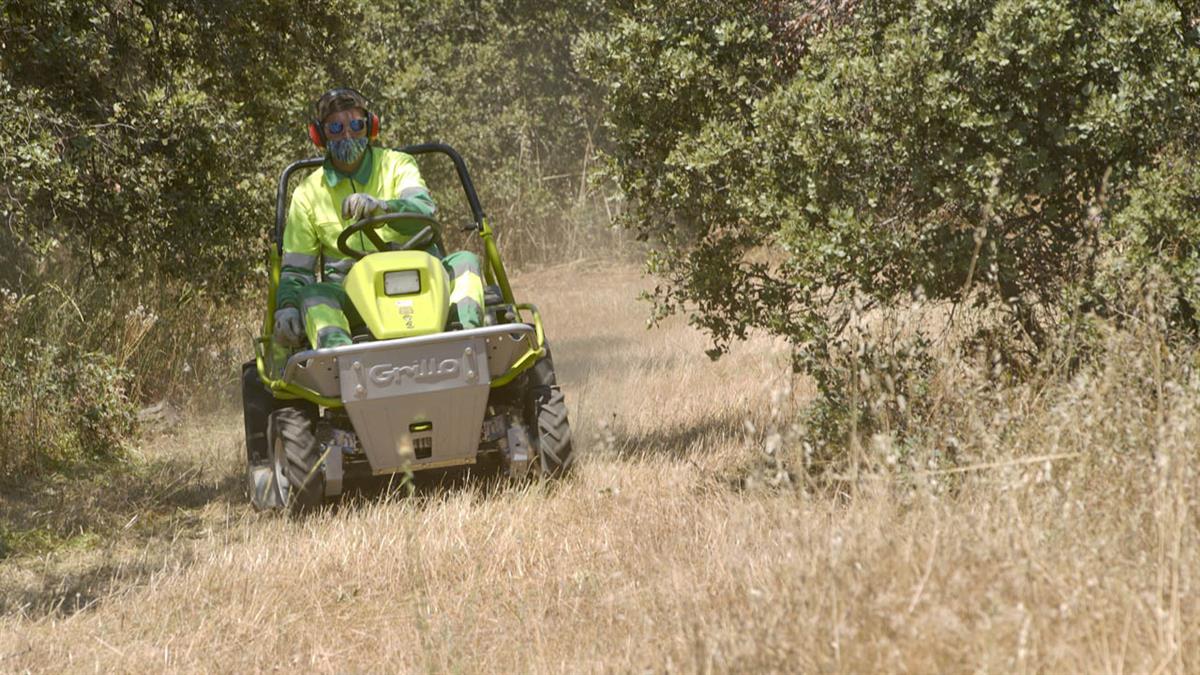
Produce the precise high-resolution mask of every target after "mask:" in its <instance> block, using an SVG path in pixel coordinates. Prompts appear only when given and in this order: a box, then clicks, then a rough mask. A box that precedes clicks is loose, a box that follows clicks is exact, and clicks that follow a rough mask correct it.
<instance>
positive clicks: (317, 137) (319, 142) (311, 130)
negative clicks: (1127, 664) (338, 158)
mask: <svg viewBox="0 0 1200 675" xmlns="http://www.w3.org/2000/svg"><path fill="white" fill-rule="evenodd" d="M308 137H309V139H311V140H312V142H313V145H315V146H317V147H318V148H320V149H322V150H324V149H325V134H322V133H321V127H319V126H317V123H316V122H309V123H308Z"/></svg>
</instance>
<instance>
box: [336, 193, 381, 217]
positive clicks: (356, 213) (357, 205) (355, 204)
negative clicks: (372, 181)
mask: <svg viewBox="0 0 1200 675" xmlns="http://www.w3.org/2000/svg"><path fill="white" fill-rule="evenodd" d="M376 211H387V202H385V201H383V200H382V199H376V198H374V197H372V196H371V195H368V194H363V193H361V192H355V193H354V194H352V195H350V196H349V197H346V199H345V200H343V201H342V217H343V218H349V219H351V220H361V219H362V218H364V217H366V216H368V215H370V214H372V213H374V212H376Z"/></svg>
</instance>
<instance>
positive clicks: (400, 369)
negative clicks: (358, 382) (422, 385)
mask: <svg viewBox="0 0 1200 675" xmlns="http://www.w3.org/2000/svg"><path fill="white" fill-rule="evenodd" d="M461 371H462V362H461V361H459V360H458V359H441V360H440V361H439V360H438V359H436V358H431V359H418V360H416V361H413V362H412V364H411V365H407V366H396V365H392V364H390V363H381V364H379V365H378V366H375V367H373V368H371V369H370V370H368V371H367V376H368V377H370V378H371V382H373V383H375V384H376V385H377V386H380V387H386V386H389V385H393V384H401V383H402V382H404V378H409V379H411V380H414V381H417V380H444V379H446V378H448V377H454V376H455V375H458V374H459V372H461Z"/></svg>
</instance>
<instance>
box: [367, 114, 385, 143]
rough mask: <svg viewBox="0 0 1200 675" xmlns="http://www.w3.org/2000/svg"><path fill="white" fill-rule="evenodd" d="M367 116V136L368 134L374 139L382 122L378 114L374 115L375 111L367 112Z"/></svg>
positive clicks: (377, 135)
mask: <svg viewBox="0 0 1200 675" xmlns="http://www.w3.org/2000/svg"><path fill="white" fill-rule="evenodd" d="M367 116H368V117H369V118H370V119H369V120H368V126H369V130H368V131H367V136H369V137H370V138H371V140H375V139H376V138H378V137H379V127H380V125H381V124H382V122H381V121H380V119H379V115H376V114H375V113H367Z"/></svg>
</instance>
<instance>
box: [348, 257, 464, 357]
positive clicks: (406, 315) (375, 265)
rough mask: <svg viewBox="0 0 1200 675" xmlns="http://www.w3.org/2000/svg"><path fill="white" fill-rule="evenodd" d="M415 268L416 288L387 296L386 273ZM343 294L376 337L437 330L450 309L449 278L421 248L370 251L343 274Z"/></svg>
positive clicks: (436, 261) (404, 335)
mask: <svg viewBox="0 0 1200 675" xmlns="http://www.w3.org/2000/svg"><path fill="white" fill-rule="evenodd" d="M406 270H415V271H416V272H417V273H418V274H419V275H420V289H419V290H417V291H416V292H413V293H403V294H393V295H388V293H387V290H386V287H385V282H384V278H385V276H386V275H387V274H388V273H389V272H403V271H406ZM345 289H346V295H349V296H350V301H351V302H353V303H354V307H355V309H357V310H358V313H359V315H360V316H361V317H362V319H363V322H364V323H366V324H367V328H368V329H369V330H370V331H371V335H374V336H375V339H377V340H388V339H392V338H402V337H415V336H417V335H429V334H430V333H440V332H442V331H443V330H445V328H446V317H447V316H448V315H449V312H450V279H449V277H448V275H447V274H446V270H445V268H443V267H442V263H441V261H440V260H438V259H437V258H435V257H433V256H431V255H429V254H428V253H426V252H424V251H390V252H385V253H372V254H370V255H368V256H366V257H365V258H363V259H362V260H359V261H358V262H356V263H354V266H353V267H351V268H350V273H349V274H347V275H346V282H345Z"/></svg>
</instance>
